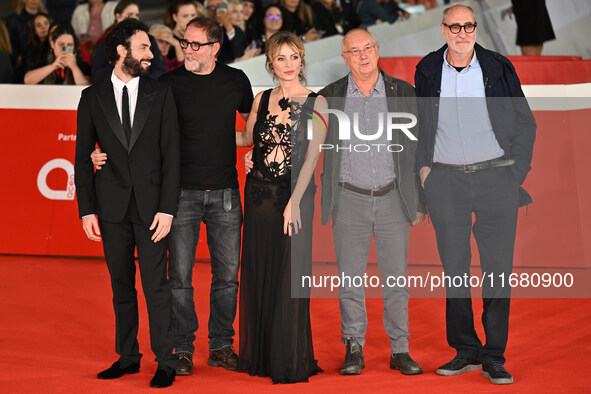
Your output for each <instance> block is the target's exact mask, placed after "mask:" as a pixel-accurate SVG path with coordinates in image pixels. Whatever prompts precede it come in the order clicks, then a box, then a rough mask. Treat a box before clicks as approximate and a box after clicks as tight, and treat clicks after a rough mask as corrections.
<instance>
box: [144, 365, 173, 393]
mask: <svg viewBox="0 0 591 394" xmlns="http://www.w3.org/2000/svg"><path fill="white" fill-rule="evenodd" d="M175 375H176V372H175V371H174V369H171V370H170V371H167V370H165V369H162V368H158V369H157V370H156V373H155V374H154V377H153V378H152V380H151V381H150V387H154V388H157V389H160V388H163V387H168V386H171V385H172V382H174V377H175Z"/></svg>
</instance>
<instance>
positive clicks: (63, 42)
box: [25, 23, 90, 85]
mask: <svg viewBox="0 0 591 394" xmlns="http://www.w3.org/2000/svg"><path fill="white" fill-rule="evenodd" d="M49 46H50V48H51V50H50V52H49V55H48V56H47V60H46V62H45V63H44V64H43V63H42V64H39V65H38V67H36V68H34V69H32V70H31V71H29V72H27V73H26V74H25V84H27V85H34V84H38V83H41V84H46V85H87V84H89V83H90V78H89V76H90V65H89V64H88V63H86V62H84V61H82V60H80V58H79V52H80V51H79V47H78V39H77V38H76V34H75V33H74V29H73V28H72V26H71V25H70V24H69V23H60V24H58V25H57V26H56V27H55V29H54V30H53V31H52V32H51V34H50V35H49Z"/></svg>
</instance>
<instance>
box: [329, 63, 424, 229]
mask: <svg viewBox="0 0 591 394" xmlns="http://www.w3.org/2000/svg"><path fill="white" fill-rule="evenodd" d="M380 72H381V73H382V76H383V78H384V84H385V85H386V96H387V97H396V98H399V100H390V101H391V102H389V103H388V111H389V112H409V113H412V114H414V115H416V116H417V118H418V111H417V103H416V96H415V90H414V88H413V87H412V85H411V84H409V83H408V82H405V81H403V80H401V79H398V78H394V77H391V76H389V75H387V74H386V73H385V72H383V71H382V70H380ZM347 83H348V76H345V77H343V78H341V79H339V80H338V81H336V82H333V83H331V84H330V85H328V86H326V87H325V88H324V89H322V90H321V91H320V92H318V94H321V95H323V96H324V97H326V98H327V99H329V102H330V98H331V97H345V96H346V94H347ZM340 104H342V105H344V100H343V102H341V103H340ZM394 107H397V108H394ZM335 109H339V110H341V111H344V108H335ZM333 120H334V119H333ZM418 130H419V128H418V126H415V127H413V128H412V129H411V130H410V131H411V132H412V133H413V135H414V136H415V137H417V138H418V133H419V131H418ZM337 138H338V124H337V122H336V121H332V122H330V123H329V125H328V133H327V135H326V140H325V143H326V144H332V145H335V146H336V145H338V141H337ZM392 143H393V144H400V145H402V146H403V147H404V149H403V150H402V152H400V153H392V155H393V156H394V168H395V171H396V180H397V186H398V189H399V190H400V195H401V196H402V201H403V203H404V208H405V212H406V216H407V217H408V220H410V221H413V220H415V218H416V213H417V210H418V211H419V212H423V213H424V212H426V209H425V205H424V204H421V203H419V189H420V187H419V186H420V180H419V177H418V175H417V173H416V170H415V151H416V148H417V143H416V141H412V140H410V139H409V138H407V137H406V136H404V134H403V133H402V132H397V131H395V132H394V133H393V135H392ZM340 165H341V161H340V156H339V154H338V153H337V152H336V149H330V150H324V158H323V173H322V199H321V208H322V224H327V223H328V222H329V220H330V218H331V216H332V212H333V209H334V205H335V199H336V194H337V193H336V190H337V187H338V182H339V171H340Z"/></svg>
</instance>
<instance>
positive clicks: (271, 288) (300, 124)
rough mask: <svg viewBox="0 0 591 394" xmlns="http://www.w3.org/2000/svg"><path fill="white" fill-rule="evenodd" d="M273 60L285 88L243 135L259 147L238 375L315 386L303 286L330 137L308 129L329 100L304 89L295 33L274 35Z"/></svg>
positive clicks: (247, 197) (251, 181)
mask: <svg viewBox="0 0 591 394" xmlns="http://www.w3.org/2000/svg"><path fill="white" fill-rule="evenodd" d="M266 55H267V70H268V71H269V72H270V73H271V74H272V75H273V77H274V78H275V79H276V80H277V81H278V82H279V86H278V87H276V88H274V89H270V90H267V91H265V92H262V93H259V94H258V95H257V96H256V98H255V100H254V103H253V106H252V110H251V113H250V116H249V118H248V121H247V123H246V129H245V131H244V132H242V133H238V136H237V143H238V144H239V145H242V146H250V145H252V144H253V143H254V149H253V161H254V166H253V168H252V170H251V171H250V173H249V174H248V176H247V179H246V187H245V192H244V230H243V231H244V233H243V244H242V268H241V275H240V356H239V362H238V369H239V370H241V371H245V372H248V373H250V374H251V375H257V376H268V377H271V379H272V380H273V383H295V382H307V381H308V378H309V377H310V376H312V375H315V374H316V373H318V372H321V371H322V370H321V369H320V368H319V367H318V365H317V362H316V360H315V359H314V348H313V345H312V332H311V327H310V299H309V289H308V291H306V290H305V289H303V290H302V289H301V287H299V286H298V284H299V283H300V282H301V276H302V275H309V274H310V272H311V251H312V247H311V246H312V219H313V210H314V192H315V189H316V187H315V185H314V179H313V178H314V177H313V176H314V169H315V167H316V162H317V160H318V156H319V147H320V144H321V143H322V142H323V141H324V136H325V132H326V129H325V128H324V129H322V130H321V129H320V126H319V125H318V124H317V123H316V122H315V121H314V122H313V125H314V127H313V128H314V129H313V130H311V133H310V134H311V135H310V136H308V130H307V127H308V119H310V115H311V113H312V112H313V110H314V109H316V110H317V109H320V108H326V100H325V99H324V98H323V97H319V96H317V95H316V94H315V93H313V92H311V91H310V90H308V89H307V88H306V87H304V85H302V81H303V79H304V74H303V69H304V66H305V62H304V46H303V45H302V43H301V41H300V40H299V38H297V37H296V36H295V35H294V34H292V33H288V32H279V33H276V34H275V35H273V36H272V37H271V38H270V39H269V40H268V41H267V51H266ZM323 127H324V125H323ZM298 278H299V279H298ZM292 296H293V298H292Z"/></svg>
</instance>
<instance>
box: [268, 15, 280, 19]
mask: <svg viewBox="0 0 591 394" xmlns="http://www.w3.org/2000/svg"><path fill="white" fill-rule="evenodd" d="M265 18H267V19H281V15H265Z"/></svg>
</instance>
